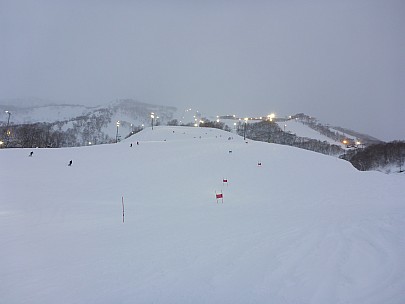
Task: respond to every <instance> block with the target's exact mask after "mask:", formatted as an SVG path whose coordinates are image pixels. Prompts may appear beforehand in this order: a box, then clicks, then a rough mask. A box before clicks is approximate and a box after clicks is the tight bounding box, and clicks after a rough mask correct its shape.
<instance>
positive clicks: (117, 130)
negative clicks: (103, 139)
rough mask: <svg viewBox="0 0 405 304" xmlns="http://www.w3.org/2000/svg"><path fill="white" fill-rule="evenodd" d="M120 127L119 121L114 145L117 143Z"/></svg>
mask: <svg viewBox="0 0 405 304" xmlns="http://www.w3.org/2000/svg"><path fill="white" fill-rule="evenodd" d="M119 127H120V121H119V120H118V121H117V134H116V135H115V143H117V142H118V128H119Z"/></svg>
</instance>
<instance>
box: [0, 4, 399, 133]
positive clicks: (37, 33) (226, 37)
mask: <svg viewBox="0 0 405 304" xmlns="http://www.w3.org/2000/svg"><path fill="white" fill-rule="evenodd" d="M404 15H405V3H404V1H401V0H387V1H377V0H359V1H351V0H350V1H349V0H343V1H332V0H326V1H320V0H309V1H282V0H275V1H260V0H254V1H246V2H243V1H225V0H220V1H200V2H190V1H181V0H173V1H107V0H102V1H67V0H62V1H50V0H36V1H34V0H22V1H13V0H3V1H1V2H0V45H1V47H0V66H1V67H2V68H1V69H0V99H3V100H4V99H7V100H11V99H12V100H14V101H15V100H16V99H15V98H17V99H26V98H27V97H30V96H34V97H37V98H39V99H41V100H43V99H44V100H49V101H51V102H52V103H59V104H80V105H85V106H98V105H104V104H108V103H109V102H111V101H114V100H117V99H127V98H128V99H129V98H130V99H136V100H139V101H141V102H145V103H150V104H159V105H165V106H174V107H176V108H178V109H187V108H193V109H198V110H200V111H202V112H204V113H210V114H211V113H212V114H214V115H215V114H223V113H229V114H237V115H238V116H256V115H262V114H263V113H266V112H267V113H270V112H275V113H277V114H278V115H280V116H284V115H290V114H294V113H300V112H303V113H311V115H314V116H316V117H317V118H319V119H320V120H323V121H326V122H329V123H331V124H333V125H341V126H345V127H347V128H351V129H354V130H356V131H359V132H363V133H367V134H370V135H372V136H374V137H376V138H379V139H381V140H385V141H390V140H394V139H405V131H404V130H405V120H404V119H403V118H404V116H405V105H404V100H405V89H404V86H403V83H405V72H404V67H405V57H404V56H403V47H404V45H405V38H404V37H405V35H404V28H405V21H404V20H405V18H403V16H404ZM5 115H6V114H5V113H0V116H2V117H1V118H0V119H2V120H4V118H5Z"/></svg>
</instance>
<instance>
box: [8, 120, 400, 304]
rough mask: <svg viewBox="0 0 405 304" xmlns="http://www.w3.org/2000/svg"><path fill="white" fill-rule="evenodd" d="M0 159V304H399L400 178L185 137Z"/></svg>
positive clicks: (188, 133)
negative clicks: (219, 194) (70, 163)
mask: <svg viewBox="0 0 405 304" xmlns="http://www.w3.org/2000/svg"><path fill="white" fill-rule="evenodd" d="M131 144H132V147H131ZM31 151H33V152H34V153H33V155H32V157H29V156H28V155H29V154H30V152H31ZM0 160H1V172H0V184H1V185H2V187H1V190H2V191H1V192H2V195H1V201H0V240H1V243H2V246H1V250H0V302H1V303H7V304H17V303H18V304H20V303H30V304H31V303H33V304H35V303H38V304H48V303H52V304H54V303H69V304H70V303H86V304H88V303H272V304H277V303H291V304H296V303H322V304H323V303H329V304H333V303H356V304H361V303H364V304H365V303H367V304H373V303H375V304H377V303H378V304H380V303H384V304H400V303H404V301H405V233H404V231H405V200H404V191H405V190H404V189H405V188H404V182H405V179H404V176H403V175H385V174H382V173H379V172H360V171H357V170H356V169H354V168H353V167H352V166H351V165H350V163H348V162H345V161H343V160H340V159H338V158H333V157H329V156H325V155H321V154H317V153H314V152H310V151H305V150H300V149H297V148H293V147H288V146H281V145H276V144H268V143H262V142H253V141H247V142H245V141H243V139H242V138H240V137H239V136H237V135H235V134H232V133H227V132H224V131H221V130H215V129H207V128H187V127H155V128H154V130H151V128H146V129H145V130H143V131H142V132H140V133H138V134H136V135H134V136H132V137H130V138H128V139H126V140H124V141H122V142H120V143H118V144H111V145H100V146H90V147H80V148H63V149H33V150H31V149H3V150H0ZM70 160H72V166H68V163H69V161H70ZM259 163H261V165H259ZM224 179H227V180H228V183H224V182H223V180H224ZM216 193H217V194H218V193H223V201H222V200H220V199H219V200H217V199H216V196H215V194H216ZM123 206H124V211H125V213H124V217H123Z"/></svg>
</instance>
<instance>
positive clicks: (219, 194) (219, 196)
mask: <svg viewBox="0 0 405 304" xmlns="http://www.w3.org/2000/svg"><path fill="white" fill-rule="evenodd" d="M215 195H216V197H217V199H219V198H223V197H222V193H217V194H215Z"/></svg>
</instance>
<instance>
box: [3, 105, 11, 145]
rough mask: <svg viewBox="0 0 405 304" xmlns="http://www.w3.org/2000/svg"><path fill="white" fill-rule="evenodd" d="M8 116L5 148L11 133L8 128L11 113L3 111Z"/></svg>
mask: <svg viewBox="0 0 405 304" xmlns="http://www.w3.org/2000/svg"><path fill="white" fill-rule="evenodd" d="M4 112H6V113H7V114H8V120H7V141H6V147H7V146H8V142H9V141H10V134H11V131H10V129H9V126H10V116H11V112H10V111H4Z"/></svg>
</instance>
